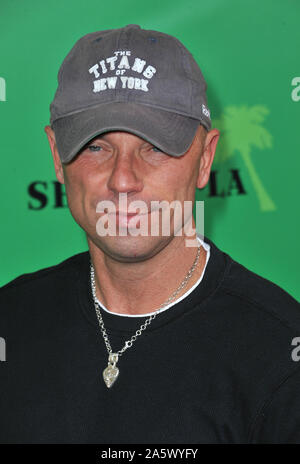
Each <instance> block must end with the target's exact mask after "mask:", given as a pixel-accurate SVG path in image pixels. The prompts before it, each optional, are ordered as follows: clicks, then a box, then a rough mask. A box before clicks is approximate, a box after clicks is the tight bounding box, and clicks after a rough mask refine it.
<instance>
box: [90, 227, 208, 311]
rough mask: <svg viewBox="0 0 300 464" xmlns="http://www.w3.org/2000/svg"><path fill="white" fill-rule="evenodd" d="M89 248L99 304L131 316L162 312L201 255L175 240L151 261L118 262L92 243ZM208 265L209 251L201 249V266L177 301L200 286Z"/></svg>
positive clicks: (178, 295) (182, 239)
mask: <svg viewBox="0 0 300 464" xmlns="http://www.w3.org/2000/svg"><path fill="white" fill-rule="evenodd" d="M195 238H196V236H195ZM197 242H198V240H197ZM88 244H89V249H90V254H91V259H92V262H93V265H94V269H95V283H96V295H97V298H98V300H99V301H100V302H101V303H103V304H104V306H105V307H106V308H107V309H108V310H109V311H112V312H114V313H120V314H128V315H132V314H147V313H151V312H155V311H156V310H157V309H159V308H160V306H161V305H162V304H164V303H165V301H166V300H168V298H169V297H170V296H171V295H172V294H173V293H174V292H175V291H176V290H177V288H178V287H179V286H180V284H181V283H182V281H183V280H184V278H185V277H186V275H187V273H188V271H189V270H190V268H191V267H192V265H193V263H194V261H195V258H196V255H197V251H198V249H197V247H187V246H186V245H185V238H184V237H174V238H173V239H172V240H171V242H170V243H168V245H166V246H165V247H164V248H163V250H161V251H160V252H159V253H157V254H156V255H155V256H153V257H151V258H149V259H146V260H144V261H140V262H119V261H117V260H115V259H112V258H111V257H110V256H109V255H108V254H107V253H104V252H103V251H102V250H101V249H100V248H99V247H97V246H96V245H95V244H94V243H93V242H92V241H91V240H89V239H88ZM205 263H206V250H205V249H204V248H203V246H201V248H200V255H199V259H198V264H197V266H196V268H195V270H194V272H193V274H192V276H191V277H190V279H189V280H188V281H187V285H186V286H185V287H184V288H182V289H181V291H180V292H179V293H178V294H177V295H176V299H175V300H174V301H176V300H177V299H178V298H180V297H181V296H182V295H183V294H184V293H185V292H187V291H188V290H189V289H190V288H191V287H192V286H193V285H194V284H195V283H196V282H197V280H198V279H199V278H200V276H201V275H202V272H203V269H204V266H205Z"/></svg>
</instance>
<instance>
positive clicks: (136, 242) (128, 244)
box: [94, 234, 169, 262]
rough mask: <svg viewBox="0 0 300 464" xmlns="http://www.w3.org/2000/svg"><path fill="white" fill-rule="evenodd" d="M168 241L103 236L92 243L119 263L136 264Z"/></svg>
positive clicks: (166, 239)
mask: <svg viewBox="0 0 300 464" xmlns="http://www.w3.org/2000/svg"><path fill="white" fill-rule="evenodd" d="M168 241H169V237H159V236H158V237H155V236H141V235H139V236H136V237H134V236H132V235H130V234H128V235H126V236H119V235H116V236H104V237H97V238H96V240H95V241H94V243H95V244H96V246H98V247H99V248H101V249H102V250H103V252H104V253H105V254H107V255H109V256H110V257H111V258H112V259H115V260H117V261H120V262H138V261H144V260H145V259H149V258H151V257H152V256H154V255H156V253H158V252H159V251H160V250H161V249H162V248H164V246H166V244H167V243H168Z"/></svg>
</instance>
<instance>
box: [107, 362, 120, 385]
mask: <svg viewBox="0 0 300 464" xmlns="http://www.w3.org/2000/svg"><path fill="white" fill-rule="evenodd" d="M118 375H119V369H118V368H117V367H115V366H111V365H108V366H107V367H106V368H105V369H104V371H103V379H104V382H105V384H106V386H107V388H110V387H111V386H112V385H113V384H114V383H115V381H116V380H117V377H118Z"/></svg>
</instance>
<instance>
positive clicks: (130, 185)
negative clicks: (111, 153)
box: [107, 153, 143, 193]
mask: <svg viewBox="0 0 300 464" xmlns="http://www.w3.org/2000/svg"><path fill="white" fill-rule="evenodd" d="M131 155H132V154H129V155H128V154H126V155H125V154H122V153H119V154H118V155H117V156H116V157H115V160H114V166H113V169H112V171H111V173H110V176H109V179H108V183H107V186H108V188H109V189H110V190H113V191H114V192H115V193H119V192H122V193H125V192H126V193H130V192H140V191H141V190H142V188H143V181H142V176H141V174H140V172H139V170H138V166H137V164H138V161H137V160H136V159H134V156H131Z"/></svg>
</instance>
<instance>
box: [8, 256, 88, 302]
mask: <svg viewBox="0 0 300 464" xmlns="http://www.w3.org/2000/svg"><path fill="white" fill-rule="evenodd" d="M88 260H89V252H88V251H84V252H81V253H77V254H75V255H73V256H70V257H68V258H66V259H64V260H63V261H61V262H59V263H57V264H54V265H52V266H48V267H45V268H42V269H39V270H37V271H34V272H30V273H26V274H21V275H20V276H18V277H16V278H15V279H13V280H11V281H10V282H8V283H6V284H5V285H3V286H2V287H0V301H1V300H2V299H6V298H8V297H9V296H10V295H17V294H18V295H20V294H26V293H29V292H30V291H31V290H35V289H37V288H38V287H40V288H42V287H45V288H47V287H48V288H49V285H51V282H53V284H54V285H55V283H57V282H59V281H60V280H64V277H67V276H69V275H70V273H72V272H77V270H79V269H80V268H81V266H82V265H83V263H86V262H87V261H88Z"/></svg>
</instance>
